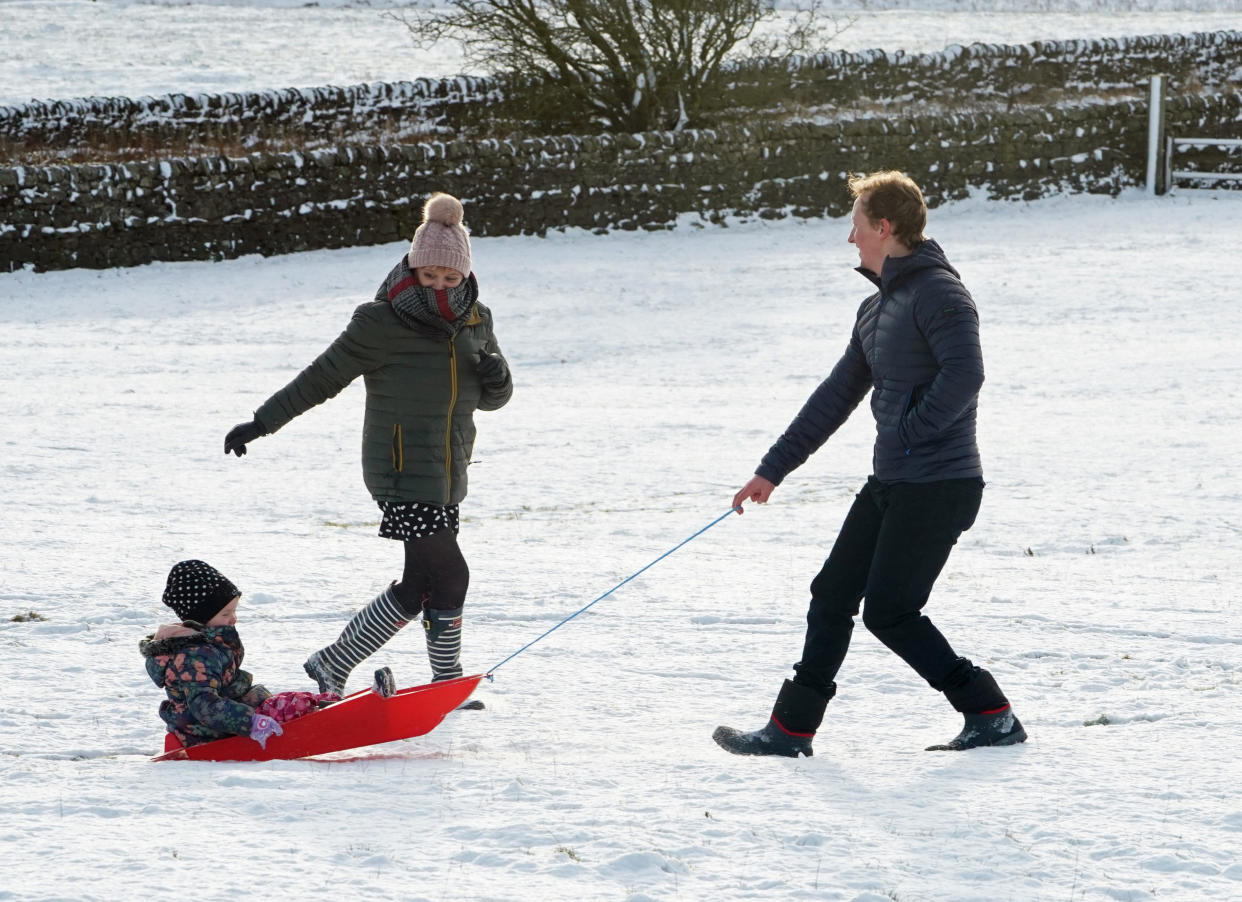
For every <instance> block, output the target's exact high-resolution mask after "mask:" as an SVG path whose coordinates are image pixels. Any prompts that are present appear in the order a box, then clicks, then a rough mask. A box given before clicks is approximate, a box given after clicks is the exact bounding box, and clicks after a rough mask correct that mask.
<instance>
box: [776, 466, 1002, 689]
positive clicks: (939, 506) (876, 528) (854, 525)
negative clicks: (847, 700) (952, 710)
mask: <svg viewBox="0 0 1242 902" xmlns="http://www.w3.org/2000/svg"><path fill="white" fill-rule="evenodd" d="M982 497H983V480H982V479H979V478H972V479H947V480H942V481H939V482H920V483H910V482H904V483H883V482H880V481H879V480H878V479H876V478H875V477H874V476H872V477H870V478H869V479H868V480H867V484H866V485H865V486H863V488H862V490H861V491H860V492H859V493H858V495H857V497H856V498H855V500H854V504H853V506H852V507H851V508H850V512H849V513H848V514H847V515H846V517H845V523H844V524H842V526H841V532H840V534H839V535H838V536H837V541H836V544H834V545H833V547H832V551H831V553H830V554H829V555H828V560H826V561H825V562H824V566H823V569H821V570H820V572H819V575H818V576H816V577H815V579H814V580H813V581H812V583H811V607H810V610H809V611H808V612H807V631H806V644H805V646H804V647H803V650H802V660H801V661H800V662H799V663H797V664H795V665H794V669H795V670H796V671H797V676H796V677H795V678H794V682H796V683H800V684H802V685H804V686H809V687H810V688H812V689H816V690H817V691H819V692H821V693H822V694H823V695H825V696H826V697H828V698H831V697H832V695H833V694H834V692H835V690H836V684H835V682H834V681H835V680H836V676H837V671H838V670H840V668H841V663H842V662H843V661H844V660H845V653H846V652H847V651H848V650H849V645H850V634H851V633H852V632H853V630H854V618H855V617H856V616H857V615H858V609H859V602H861V601H863V599H864V598H865V599H866V601H865V603H864V604H863V624H864V625H865V626H866V627H867V629H868V630H870V631H871V633H872V634H874V635H875V637H876V638H877V639H879V640H880V641H881V642H883V643H884V644H885V645H886V646H888V647H889V648H890V649H892V650H893V651H894V652H896V653H897V654H898V655H899V656H900V657H901V659H902V660H903V661H905V662H906V663H907V664H909V665H910V666H911V667H913V668H914V670H915V671H916V672H917V673H918V674H919V676H921V677H922V678H923V679H925V680H926V681H927V682H928V683H929V684H930V685H931V686H932V687H933V688H935V689H938V690H942V689H944V688H946V686H945V681H946V679H947V678H949V677H950V675H951V674H953V672H954V670H955V669H956V670H958V672H959V673H961V672H962V668H963V666H965V667H969V666H970V665H969V662H966V661H963V659H961V658H959V657H958V656H957V654H956V653H954V651H953V648H952V647H951V646H950V645H949V642H948V640H947V639H945V637H944V636H943V635H941V633H940V630H938V629H936V627H935V626H934V625H933V624H932V622H931V621H930V620H928V619H927V617H926V616H924V615H923V613H922V611H923V606H924V605H925V604H927V598H928V596H929V595H930V594H931V590H932V586H933V585H934V584H935V582H936V578H937V577H938V576H939V575H940V571H941V570H942V569H943V568H944V564H945V561H947V560H948V559H949V552H950V551H952V550H953V546H954V545H955V544H956V543H957V539H958V536H960V535H961V534H962V533H963V532H965V531H966V530H968V529H970V527H971V526H972V525H974V522H975V516H976V515H977V514H978V512H979V503H980V501H981V500H982ZM954 676H955V677H956V674H955V675H954Z"/></svg>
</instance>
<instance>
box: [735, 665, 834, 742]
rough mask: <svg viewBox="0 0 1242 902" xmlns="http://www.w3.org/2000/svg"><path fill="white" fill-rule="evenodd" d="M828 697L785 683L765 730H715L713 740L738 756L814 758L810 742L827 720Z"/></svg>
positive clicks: (797, 685) (803, 687)
mask: <svg viewBox="0 0 1242 902" xmlns="http://www.w3.org/2000/svg"><path fill="white" fill-rule="evenodd" d="M827 706H828V697H825V696H823V695H820V694H819V693H818V692H816V691H815V690H814V689H811V688H809V687H807V686H801V685H799V684H798V683H795V682H793V681H792V680H785V683H784V685H782V686H781V691H780V693H779V694H777V696H776V704H775V705H774V706H773V707H772V716H771V717H769V718H768V722H767V724H765V725H764V726H763V728H762V729H759V730H754V731H752V732H750V733H743V732H742V731H741V730H735V729H734V728H733V727H716V731H715V732H714V733H712V739H714V740H716V744H717V745H719V746H720V747H721V748H722V749H724V750H725V751H726V752H732V753H733V754H735V755H783V756H785V757H786V758H797V757H798V756H799V755H805V756H806V757H807V758H810V757H811V756H812V755H814V754H815V753H814V751H812V749H811V740H812V739H814V738H815V731H816V730H818V729H819V725H820V723H821V722H822V721H823V719H824V708H826V707H827Z"/></svg>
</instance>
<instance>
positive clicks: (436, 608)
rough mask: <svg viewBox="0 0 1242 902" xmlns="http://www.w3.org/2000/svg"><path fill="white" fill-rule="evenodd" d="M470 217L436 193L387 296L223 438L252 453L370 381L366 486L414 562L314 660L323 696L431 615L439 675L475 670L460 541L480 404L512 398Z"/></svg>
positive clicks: (489, 406)
mask: <svg viewBox="0 0 1242 902" xmlns="http://www.w3.org/2000/svg"><path fill="white" fill-rule="evenodd" d="M462 215H463V211H462V206H461V203H460V202H459V201H458V200H457V198H455V197H451V196H450V195H447V194H434V195H432V197H431V198H430V199H429V200H428V201H427V203H426V205H425V206H424V207H423V223H422V225H420V226H419V227H418V230H417V231H416V232H415V233H414V239H413V241H412V242H411V244H410V250H409V253H407V254H404V255H403V256H402V258H401V260H400V261H399V262H398V263H397V265H396V266H395V267H393V269H392V271H391V272H389V274H388V276H387V277H386V278H385V279H384V282H383V284H382V285H380V288H379V291H378V292H377V293H376V295H375V300H374V301H372V302H370V303H367V304H363V305H362V306H361V307H359V308H358V309H357V310H355V311H354V315H353V318H352V319H351V320H350V322H349V325H348V326H346V328H345V331H344V332H342V333H341V334H340V336H339V337H338V338H337V339H336V340H335V341H334V342H333V343H332V344H331V346H330V347H328V349H327V350H326V351H324V352H323V353H322V354H320V355H319V357H318V358H316V359H315V361H314V362H312V363H311V364H310V366H308V367H307V368H306V369H304V370H303V371H302V372H301V373H299V374H298V375H297V377H296V378H294V380H293V381H292V382H290V383H289V384H288V385H287V386H285V387H284V388H283V389H281V390H280V391H278V392H277V393H276V394H274V395H272V397H271V398H269V399H268V400H267V401H266V402H264V403H263V404H262V405H261V406H260V407H259V409H258V410H256V411H255V414H254V419H253V420H251V421H250V422H247V423H241V424H239V425H237V426H235V427H233V429H232V430H230V431H229V433H228V435H227V436H226V437H225V439H224V453H225V454H228V453H229V452H230V451H232V452H233V453H234V454H236V455H237V456H238V457H241V456H242V455H243V454H245V453H246V445H247V443H249V442H252V441H254V440H255V439H257V438H258V437H259V436H262V435H269V434H271V433H273V432H275V431H276V430H278V429H280V428H281V427H282V426H284V425H285V424H286V423H288V422H289V421H290V420H292V419H293V418H294V417H296V416H298V415H299V414H302V413H305V412H306V411H307V410H309V409H310V408H312V407H314V406H315V405H317V404H322V403H323V402H324V401H326V400H328V399H329V398H332V397H335V396H336V395H337V393H339V392H340V391H341V390H342V389H343V388H345V386H347V385H348V384H349V383H350V382H352V381H353V380H354V379H356V378H357V377H359V376H363V377H364V378H365V380H366V389H367V397H366V417H365V420H364V422H363V427H362V472H363V481H364V482H365V483H366V486H367V489H368V490H369V491H370V493H371V496H372V498H374V499H375V502H376V503H377V504H378V505H379V507H380V510H381V511H382V512H383V520H382V522H381V523H380V528H379V534H380V536H381V537H383V538H386V539H395V540H398V541H400V542H403V543H404V546H405V567H404V570H403V572H402V576H401V581H400V582H393V583H392V585H390V586H389V587H388V588H387V589H385V590H384V591H383V592H381V593H380V594H379V596H378V597H376V598H375V599H374V600H373V601H371V602H370V603H369V604H368V605H367V606H366V607H364V608H363V609H362V610H361V611H359V612H358V613H357V614H355V615H354V617H353V619H351V620H350V622H349V624H348V625H346V627H345V629H344V631H343V632H342V633H341V635H340V637H339V638H338V639H337V640H336V641H335V642H333V643H332V644H331V645H328V646H326V647H325V648H322V649H320V650H319V651H317V652H315V653H314V654H312V655H311V656H310V658H308V659H307V661H306V663H305V665H303V666H304V667H305V670H306V672H307V674H308V675H309V676H310V677H311V678H312V679H314V680H315V681H316V683H318V685H319V691H320V692H331V693H336V694H338V695H343V694H344V692H345V681H346V679H347V678H348V677H349V674H350V672H351V671H352V670H353V669H354V668H355V667H356V666H358V664H359V663H361V662H362V660H363V659H364V658H366V657H368V656H369V655H372V654H374V653H375V652H376V651H377V650H379V648H380V646H382V645H383V644H384V643H386V642H387V641H388V640H389V639H391V638H392V637H393V636H394V635H396V633H397V631H398V630H400V629H401V628H402V627H404V626H405V625H406V624H407V623H409V622H410V621H411V620H413V619H414V618H415V617H420V616H421V617H422V619H423V627H424V629H425V631H426V638H427V654H428V657H429V658H430V661H431V673H432V679H433V680H446V679H452V678H454V677H459V676H461V675H462V668H461V615H462V607H463V605H464V603H465V599H466V589H467V586H468V585H469V581H470V571H469V569H468V568H467V566H466V560H465V558H464V557H462V553H461V549H460V547H459V546H458V544H457V530H458V505H459V504H460V503H461V501H462V500H463V499H464V498H465V497H466V466H467V464H468V463H469V462H470V454H471V451H472V450H473V447H474V438H475V426H474V411H475V410H497V409H498V408H500V407H503V406H504V405H505V404H506V403H508V401H509V398H510V396H511V395H512V393H513V381H512V379H511V378H510V375H509V365H508V363H507V362H506V361H505V358H504V357H503V356H502V355H501V353H500V346H499V345H498V344H497V343H496V336H495V334H494V333H493V331H492V314H491V311H490V310H488V309H487V307H485V306H483V305H482V304H481V303H479V300H478V295H479V286H478V282H477V281H476V279H475V277H474V274H473V273H472V272H471V262H470V238H469V236H468V234H467V232H466V229H465V227H464V226H463V225H462ZM472 707H479V705H478V704H477V703H475V704H473V705H472Z"/></svg>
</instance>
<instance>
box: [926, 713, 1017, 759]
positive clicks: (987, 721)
mask: <svg viewBox="0 0 1242 902" xmlns="http://www.w3.org/2000/svg"><path fill="white" fill-rule="evenodd" d="M962 716H963V717H965V718H966V724H965V726H963V727H962V732H960V733H958V734H957V735H956V736H955V737H953V738H952V739H950V740H949V741H948V742H946V743H945V744H944V745H929V746H928V747H927V751H929V752H964V751H966V750H967V749H976V748H980V747H982V746H988V745H1017V744H1018V743H1019V742H1026V730H1024V729H1022V723H1021V721H1019V720H1018V718H1016V717H1014V714H1013V707H1012V706H1010V705H1005V707H1004V708H1002V709H1001V710H999V711H982V712H980V713H978V714H964V715H962Z"/></svg>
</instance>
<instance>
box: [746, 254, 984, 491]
mask: <svg viewBox="0 0 1242 902" xmlns="http://www.w3.org/2000/svg"><path fill="white" fill-rule="evenodd" d="M858 271H859V272H861V273H862V274H863V275H865V276H867V278H869V279H871V281H873V282H875V283H876V284H877V285H878V286H879V288H880V290H879V291H878V292H876V293H875V294H873V295H871V297H869V298H867V299H866V300H865V301H863V302H862V306H861V307H859V308H858V318H857V320H856V321H855V323H854V333H853V335H852V336H851V337H850V343H849V347H847V348H846V349H845V354H844V355H843V356H842V357H841V359H840V361H838V362H837V365H836V366H835V367H833V370H832V372H831V373H830V374H829V376H828V378H827V379H825V380H824V381H823V382H822V383H821V384H820V386H819V387H818V388H817V389H815V391H814V392H813V393H812V394H811V397H810V398H808V399H807V402H806V404H805V405H803V407H802V410H801V411H799V413H798V415H797V416H796V417H795V418H794V421H793V422H792V423H790V424H789V428H788V429H786V430H785V434H784V435H782V436H781V437H780V438H779V439H778V440H777V442H776V444H774V445H773V446H772V448H771V449H770V450H769V451H768V453H767V454H765V455H764V457H763V462H762V463H761V464H760V465H759V468H758V469H757V470H756V471H755V472H756V474H757V475H759V476H762V477H763V478H764V479H767V480H769V481H770V482H772V483H774V484H776V485H779V484H780V483H781V480H783V479H784V478H785V477H786V476H787V475H788V474H789V473H790V472H792V471H793V470H794V469H795V468H797V467H799V466H801V465H802V464H803V463H804V462H805V461H806V459H807V458H808V457H809V456H810V455H811V454H813V453H814V452H815V451H817V450H818V449H819V447H820V446H821V445H823V443H824V442H825V441H827V440H828V437H829V436H830V435H832V434H833V433H834V432H836V431H837V429H838V428H839V427H840V426H841V424H842V423H844V422H845V420H846V418H847V417H848V416H849V415H850V413H851V412H852V411H853V410H854V408H855V407H857V406H858V403H859V402H860V401H861V400H862V399H863V396H864V395H866V393H867V390H868V389H871V412H872V414H873V415H874V416H875V428H876V437H875V451H874V454H873V457H872V467H873V472H874V473H875V476H876V478H877V479H879V480H880V481H882V482H935V481H937V480H941V479H961V478H969V477H981V476H982V475H983V466H982V463H981V461H980V459H979V446H978V444H977V443H976V441H975V420H976V411H977V401H978V396H979V389H980V387H981V386H982V385H983V353H982V351H981V349H980V347H979V315H978V313H977V312H976V310H975V302H974V300H973V299H972V298H971V296H970V292H968V291H967V290H966V287H965V286H964V285H963V284H962V282H961V279H960V278H959V276H958V274H957V270H955V269H954V268H953V267H952V266H951V265H950V264H949V261H948V260H947V259H946V258H945V255H944V251H942V250H941V248H940V245H938V244H937V243H936V242H935V241H932V240H930V239H928V240H925V241H923V242H922V243H921V244H919V245H918V246H917V247H916V248H915V249H914V250H913V252H911V253H910V254H909V255H907V256H905V257H888V258H887V259H886V260H885V261H884V265H883V267H882V273H881V275H880V277H879V278H877V277H876V276H875V274H874V273H872V272H870V271H869V270H865V269H862V268H861V267H860V268H859V270H858Z"/></svg>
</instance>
